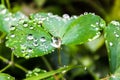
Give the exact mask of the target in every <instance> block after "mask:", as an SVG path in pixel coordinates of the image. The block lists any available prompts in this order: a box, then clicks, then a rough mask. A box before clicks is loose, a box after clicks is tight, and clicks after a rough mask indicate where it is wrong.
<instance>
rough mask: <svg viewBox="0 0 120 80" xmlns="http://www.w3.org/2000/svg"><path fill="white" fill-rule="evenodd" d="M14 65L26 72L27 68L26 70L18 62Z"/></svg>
mask: <svg viewBox="0 0 120 80" xmlns="http://www.w3.org/2000/svg"><path fill="white" fill-rule="evenodd" d="M14 65H15V66H16V67H17V68H19V69H21V70H23V71H25V72H26V73H27V72H28V70H27V69H26V68H24V67H23V66H21V65H19V64H17V63H15V64H14Z"/></svg>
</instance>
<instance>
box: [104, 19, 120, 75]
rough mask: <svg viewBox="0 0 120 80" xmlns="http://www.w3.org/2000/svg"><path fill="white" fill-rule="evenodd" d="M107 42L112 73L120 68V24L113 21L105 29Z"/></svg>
mask: <svg viewBox="0 0 120 80" xmlns="http://www.w3.org/2000/svg"><path fill="white" fill-rule="evenodd" d="M104 32H105V42H106V46H107V50H108V56H109V63H110V70H111V73H114V72H115V71H116V69H118V67H119V66H120V62H119V61H120V23H119V22H117V21H112V22H111V23H110V24H109V25H108V26H107V27H106V28H105V31H104Z"/></svg>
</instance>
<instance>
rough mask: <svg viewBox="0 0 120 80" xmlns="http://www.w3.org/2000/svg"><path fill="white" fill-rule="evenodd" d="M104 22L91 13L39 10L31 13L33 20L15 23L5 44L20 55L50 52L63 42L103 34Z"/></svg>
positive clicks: (40, 54)
mask: <svg viewBox="0 0 120 80" xmlns="http://www.w3.org/2000/svg"><path fill="white" fill-rule="evenodd" d="M86 19H87V20H86ZM85 20H86V21H85ZM91 20H92V21H91ZM84 21H85V23H84ZM104 26H105V22H104V21H103V20H102V19H101V18H100V17H99V16H96V15H93V14H91V13H89V14H85V15H81V16H79V17H76V16H72V17H69V15H67V14H64V15H63V17H59V16H58V15H53V14H51V13H48V14H47V13H37V14H33V15H31V16H30V20H20V21H19V22H18V24H17V25H13V26H12V30H11V32H10V34H9V35H8V37H7V38H8V41H7V43H6V45H7V46H8V47H10V48H12V50H13V53H14V54H15V55H16V56H18V57H19V56H20V57H25V58H31V57H37V56H42V55H45V54H48V53H50V52H51V51H52V50H54V48H59V47H60V46H61V45H62V44H81V43H84V42H87V41H91V40H94V39H96V38H97V37H99V36H100V30H101V29H102V27H104ZM71 33H72V34H71ZM85 34H86V35H87V36H85ZM69 36H71V37H69ZM81 37H82V38H81Z"/></svg>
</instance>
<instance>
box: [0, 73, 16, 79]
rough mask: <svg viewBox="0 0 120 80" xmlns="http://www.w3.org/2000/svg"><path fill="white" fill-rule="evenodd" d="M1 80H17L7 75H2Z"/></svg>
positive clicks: (0, 75)
mask: <svg viewBox="0 0 120 80" xmlns="http://www.w3.org/2000/svg"><path fill="white" fill-rule="evenodd" d="M0 80H15V78H13V77H12V76H10V75H8V74H5V73H0Z"/></svg>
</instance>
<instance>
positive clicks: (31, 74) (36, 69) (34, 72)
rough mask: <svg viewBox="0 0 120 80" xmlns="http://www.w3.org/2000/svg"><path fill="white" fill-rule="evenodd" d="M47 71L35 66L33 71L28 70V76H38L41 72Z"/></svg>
mask: <svg viewBox="0 0 120 80" xmlns="http://www.w3.org/2000/svg"><path fill="white" fill-rule="evenodd" d="M43 73H47V71H46V70H41V69H39V68H35V69H34V70H33V71H28V73H27V74H26V78H29V77H32V76H38V75H39V74H43ZM45 80H55V79H54V77H49V78H46V79H45Z"/></svg>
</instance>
